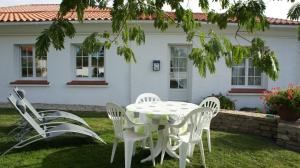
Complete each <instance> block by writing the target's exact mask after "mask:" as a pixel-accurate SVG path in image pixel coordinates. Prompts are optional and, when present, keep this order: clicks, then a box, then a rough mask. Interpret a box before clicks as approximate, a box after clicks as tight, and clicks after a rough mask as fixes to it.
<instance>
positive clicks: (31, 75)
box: [27, 68, 33, 77]
mask: <svg viewBox="0 0 300 168" xmlns="http://www.w3.org/2000/svg"><path fill="white" fill-rule="evenodd" d="M27 70H28V76H27V77H33V68H28V69H27Z"/></svg>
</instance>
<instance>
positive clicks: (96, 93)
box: [0, 23, 300, 108]
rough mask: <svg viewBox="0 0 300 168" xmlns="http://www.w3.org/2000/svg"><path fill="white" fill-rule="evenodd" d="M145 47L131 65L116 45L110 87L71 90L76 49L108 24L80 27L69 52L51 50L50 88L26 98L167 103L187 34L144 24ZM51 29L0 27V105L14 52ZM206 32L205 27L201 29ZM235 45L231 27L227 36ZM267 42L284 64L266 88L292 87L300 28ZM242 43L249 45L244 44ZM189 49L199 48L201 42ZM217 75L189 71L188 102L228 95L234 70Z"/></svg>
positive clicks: (276, 32) (241, 102) (279, 30)
mask: <svg viewBox="0 0 300 168" xmlns="http://www.w3.org/2000/svg"><path fill="white" fill-rule="evenodd" d="M143 26H144V27H145V31H146V44H145V45H142V46H136V45H135V44H134V43H132V44H131V47H132V48H133V50H134V52H135V55H136V59H137V63H136V64H127V63H126V62H125V60H124V58H123V57H120V56H118V55H117V54H116V49H115V47H114V46H112V48H111V49H110V50H108V51H106V55H105V80H106V81H107V82H108V83H109V84H108V86H107V87H87V86H82V87H71V86H67V85H66V83H67V82H69V81H71V80H74V79H75V74H74V69H75V64H74V54H73V48H72V44H78V43H81V42H82V41H83V39H84V37H86V36H87V34H88V33H91V32H94V31H101V30H105V29H107V28H108V27H109V24H108V23H102V24H85V25H77V28H78V29H77V32H78V35H77V36H76V37H75V38H74V39H71V40H70V39H67V40H66V41H65V49H64V50H62V51H56V50H54V49H53V48H50V51H49V54H48V77H47V80H48V81H49V82H50V86H46V87H40V86H30V87H29V86H28V87H24V89H25V90H26V91H27V96H28V99H29V100H31V101H32V102H35V103H50V104H51V103H55V104H87V105H105V104H106V102H110V101H112V102H116V103H118V104H121V105H127V104H129V103H133V102H134V101H135V99H136V97H137V96H138V95H139V94H140V93H143V92H153V93H156V94H157V95H159V96H160V97H161V98H162V99H163V100H168V99H169V98H170V97H169V92H170V89H169V62H170V47H169V45H170V44H187V43H186V41H185V35H184V34H183V33H180V32H177V31H176V30H175V29H170V30H169V31H168V32H166V33H160V32H158V31H156V30H153V29H152V28H150V26H151V25H150V26H149V25H147V23H144V24H143ZM46 27H47V25H34V26H31V25H26V26H21V25H19V26H3V25H0V50H1V53H0V58H1V61H0V79H1V80H0V102H6V97H7V95H8V94H9V93H10V92H11V89H12V86H10V85H9V82H12V81H14V80H18V79H20V77H19V75H18V74H19V72H18V70H19V64H18V63H17V55H16V54H15V53H14V52H15V50H14V47H15V45H16V44H34V43H35V38H36V37H37V35H38V33H39V32H40V31H41V30H42V29H43V28H46ZM203 29H204V30H205V29H207V25H203ZM222 33H223V34H226V35H228V36H229V37H230V38H231V39H232V40H233V42H234V43H236V41H235V40H234V38H233V31H232V26H230V27H229V30H226V31H223V32H222ZM256 35H257V36H260V37H262V38H264V39H265V41H266V44H267V46H269V47H270V48H271V49H272V50H274V51H275V52H276V54H277V55H278V59H279V62H280V69H281V71H280V77H279V79H278V80H277V81H275V82H273V81H270V80H267V81H265V83H266V84H265V88H266V89H271V88H272V87H277V86H279V87H286V86H287V85H288V83H295V84H300V75H299V74H300V73H299V72H300V66H298V65H299V64H300V47H299V46H300V44H299V42H298V41H297V37H296V28H291V27H273V28H271V30H269V31H267V32H265V33H258V34H256ZM239 43H241V44H245V45H247V43H246V42H245V41H242V40H239ZM189 45H194V46H197V40H195V41H194V42H193V43H191V44H189ZM153 60H160V62H161V70H160V71H159V72H154V71H152V61H153ZM216 67H217V71H216V73H215V74H208V75H207V77H206V78H201V77H200V76H199V74H198V70H197V69H196V68H195V67H192V66H190V68H191V69H190V70H191V71H190V77H189V80H190V85H189V86H190V89H189V91H188V100H189V101H191V102H194V103H199V102H200V101H201V100H202V99H203V98H204V97H206V96H208V95H211V94H212V93H215V94H217V93H223V94H227V92H228V91H229V90H230V89H231V88H232V86H231V69H229V68H227V67H226V65H225V62H224V60H220V61H219V62H218V63H217V64H216ZM230 97H231V98H232V99H233V100H235V101H236V103H237V107H238V108H241V107H262V105H263V104H262V102H260V100H259V99H258V97H259V96H258V95H255V96H253V95H252V96H249V95H238V96H232V95H231V96H230Z"/></svg>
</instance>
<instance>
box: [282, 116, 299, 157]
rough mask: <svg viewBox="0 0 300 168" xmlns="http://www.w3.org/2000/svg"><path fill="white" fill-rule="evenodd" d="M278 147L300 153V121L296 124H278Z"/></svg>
mask: <svg viewBox="0 0 300 168" xmlns="http://www.w3.org/2000/svg"><path fill="white" fill-rule="evenodd" d="M276 143H277V144H278V145H280V146H283V147H286V148H289V149H291V150H295V151H299V152H300V120H298V122H296V123H293V124H291V123H288V122H280V123H279V124H278V131H277V142H276Z"/></svg>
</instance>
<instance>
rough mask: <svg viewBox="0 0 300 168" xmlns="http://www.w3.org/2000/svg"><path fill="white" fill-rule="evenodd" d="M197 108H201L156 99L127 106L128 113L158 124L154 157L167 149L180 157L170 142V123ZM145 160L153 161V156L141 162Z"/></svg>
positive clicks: (168, 152) (174, 155) (171, 153)
mask: <svg viewBox="0 0 300 168" xmlns="http://www.w3.org/2000/svg"><path fill="white" fill-rule="evenodd" d="M196 108H199V106H198V105H196V104H192V103H187V102H180V101H155V102H145V103H140V104H130V105H128V106H127V107H126V113H127V114H131V115H132V113H133V114H134V116H139V119H141V120H144V121H145V119H147V121H151V122H152V123H151V124H152V125H157V126H158V139H157V143H156V145H155V147H154V157H157V156H158V155H159V154H160V153H161V152H162V151H165V152H166V153H167V154H168V155H170V156H171V157H174V158H179V156H178V155H177V154H176V153H175V152H174V151H173V150H172V147H171V145H170V144H169V130H168V125H169V124H170V123H174V122H176V120H180V119H183V118H184V117H185V116H186V115H187V114H188V113H189V112H191V111H192V110H194V109H196ZM149 119H150V120H149ZM162 154H164V152H163V153H162ZM161 157H162V158H163V157H164V156H163V155H162V156H161ZM145 161H151V156H149V157H147V158H145V159H143V160H142V161H141V162H145ZM161 162H162V159H161Z"/></svg>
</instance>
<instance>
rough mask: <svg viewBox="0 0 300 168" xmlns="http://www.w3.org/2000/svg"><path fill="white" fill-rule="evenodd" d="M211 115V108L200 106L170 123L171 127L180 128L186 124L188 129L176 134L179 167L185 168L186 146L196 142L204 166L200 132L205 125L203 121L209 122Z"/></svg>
mask: <svg viewBox="0 0 300 168" xmlns="http://www.w3.org/2000/svg"><path fill="white" fill-rule="evenodd" d="M211 117H212V109H211V108H208V107H202V108H198V109H195V110H193V111H192V112H190V113H189V114H188V115H187V116H186V117H185V118H184V119H183V120H182V122H180V123H178V124H176V123H175V124H173V125H170V127H173V128H181V127H183V126H184V125H185V124H188V125H189V127H188V130H187V131H186V132H185V133H181V134H180V135H178V136H177V139H178V141H179V142H180V146H179V167H180V168H185V166H186V158H187V154H188V147H189V146H190V145H196V144H198V145H199V146H200V152H201V159H202V163H203V165H204V167H205V156H204V149H203V143H202V132H203V129H204V127H205V123H207V122H209V121H210V120H211Z"/></svg>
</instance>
